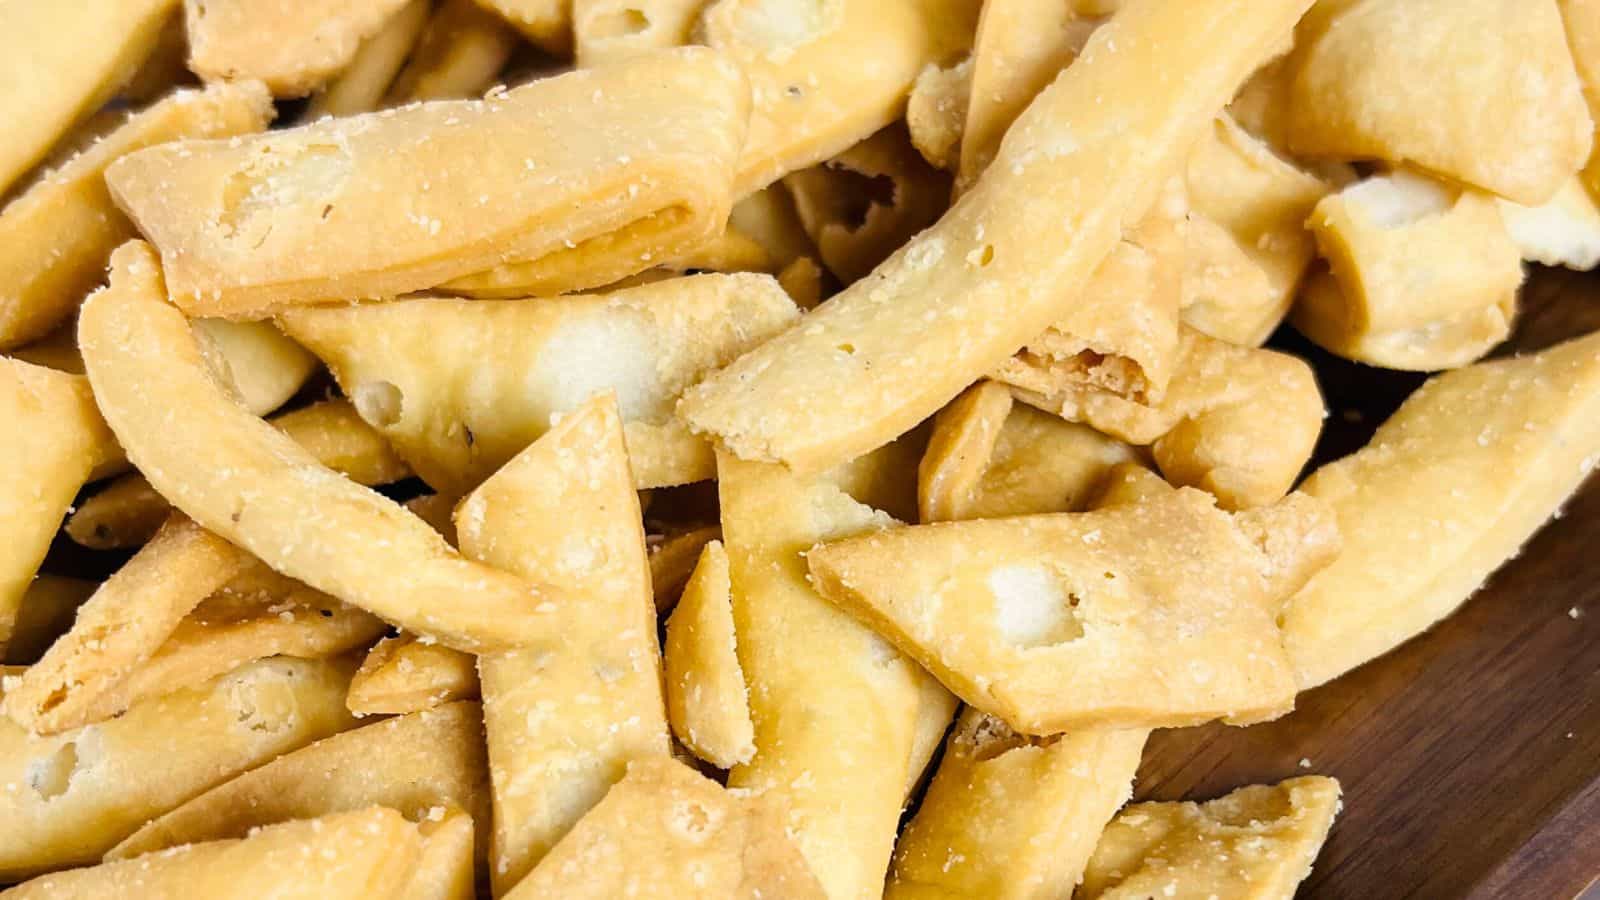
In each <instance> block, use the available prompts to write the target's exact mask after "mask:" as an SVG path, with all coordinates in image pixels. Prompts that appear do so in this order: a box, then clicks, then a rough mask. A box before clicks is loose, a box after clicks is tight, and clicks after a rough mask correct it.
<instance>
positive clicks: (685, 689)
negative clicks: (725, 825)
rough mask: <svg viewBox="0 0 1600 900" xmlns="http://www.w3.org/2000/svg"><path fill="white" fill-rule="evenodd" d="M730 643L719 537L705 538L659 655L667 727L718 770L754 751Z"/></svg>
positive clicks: (746, 695) (728, 585) (745, 695)
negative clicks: (663, 674) (663, 675)
mask: <svg viewBox="0 0 1600 900" xmlns="http://www.w3.org/2000/svg"><path fill="white" fill-rule="evenodd" d="M736 647H737V640H736V637H735V633H734V627H733V585H732V582H731V580H730V577H729V574H728V554H727V552H726V551H724V550H723V549H722V542H721V541H712V542H711V543H709V544H707V545H706V547H705V550H704V551H703V552H702V553H701V554H700V562H699V563H698V564H697V565H696V566H695V567H694V573H693V574H691V575H690V576H689V582H688V584H686V585H685V586H684V588H683V598H682V599H681V600H679V601H678V605H677V607H675V608H674V609H673V611H672V616H671V617H670V618H668V619H667V640H666V644H665V645H664V646H663V648H662V654H663V656H664V657H665V663H666V677H667V713H668V716H669V718H670V719H671V721H672V731H673V733H674V734H675V735H677V737H678V739H679V740H680V741H682V742H683V743H684V745H685V746H687V747H688V748H689V749H690V750H691V751H693V752H694V754H695V755H696V756H698V757H700V758H701V759H703V760H705V761H706V762H709V763H711V764H712V765H714V766H717V767H718V768H722V769H731V768H733V766H734V765H735V764H736V763H742V762H749V761H750V757H751V756H753V755H755V752H756V744H755V725H754V724H752V723H751V721H750V692H749V691H748V690H747V689H746V687H745V683H744V672H743V671H742V670H740V668H739V655H738V652H737V650H736Z"/></svg>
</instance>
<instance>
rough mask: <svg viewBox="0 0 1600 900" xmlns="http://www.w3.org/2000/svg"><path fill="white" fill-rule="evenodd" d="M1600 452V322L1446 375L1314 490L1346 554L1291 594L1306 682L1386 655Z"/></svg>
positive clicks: (1463, 594) (1309, 486) (1494, 563)
mask: <svg viewBox="0 0 1600 900" xmlns="http://www.w3.org/2000/svg"><path fill="white" fill-rule="evenodd" d="M1596 460H1600V334H1590V335H1588V336H1586V337H1581V338H1577V339H1574V340H1571V341H1568V342H1566V343H1564V344H1559V345H1557V346H1555V347H1552V348H1550V349H1548V350H1545V351H1543V352H1541V353H1537V354H1533V355H1531V356H1524V357H1518V358H1514V359H1506V360H1499V361H1495V362H1484V363H1478V364H1476V365H1472V366H1468V367H1466V368H1464V369H1457V370H1454V371H1451V372H1446V373H1444V374H1441V375H1437V376H1435V377H1433V378H1432V379H1430V380H1429V381H1428V382H1426V383H1425V384H1424V385H1423V386H1422V387H1421V388H1418V389H1417V391H1416V392H1415V393H1413V394H1412V395H1411V396H1410V398H1408V399H1407V400H1406V402H1405V403H1404V404H1403V405H1401V407H1400V409H1399V410H1398V411H1397V412H1395V414H1394V415H1393V416H1391V417H1390V418H1389V420H1388V421H1387V422H1385V423H1384V424H1383V426H1382V427H1381V428H1379V429H1378V432H1377V434H1375V435H1373V438H1372V441H1371V442H1370V443H1368V445H1367V446H1366V447H1365V448H1363V449H1362V450H1360V451H1358V452H1356V453H1355V454H1354V455H1352V456H1347V457H1345V458H1344V459H1341V460H1338V461H1337V462H1333V463H1329V464H1328V465H1325V466H1323V467H1322V468H1320V469H1318V470H1317V471H1316V472H1314V473H1312V475H1311V477H1310V478H1308V479H1306V482H1305V484H1304V485H1303V486H1302V490H1303V491H1304V492H1305V493H1307V494H1310V495H1312V496H1315V497H1319V498H1321V499H1322V500H1324V501H1325V502H1327V503H1328V505H1330V506H1331V507H1332V508H1333V510H1334V513H1335V515H1336V516H1337V518H1338V520H1339V523H1340V525H1341V526H1342V530H1343V532H1344V540H1345V549H1344V552H1343V553H1342V554H1341V555H1340V557H1339V559H1338V560H1337V561H1335V562H1334V564H1333V565H1332V566H1330V567H1328V568H1327V569H1325V570H1323V571H1322V572H1321V573H1320V574H1318V575H1317V576H1316V577H1314V578H1312V579H1311V581H1310V583H1309V584H1307V585H1306V586H1305V588H1303V589H1302V590H1301V591H1300V592H1299V593H1297V594H1295V595H1294V596H1293V597H1292V598H1290V599H1289V601H1288V603H1287V604H1286V605H1285V609H1284V613H1283V620H1282V621H1283V638H1284V646H1285V648H1286V649H1287V650H1288V653H1289V660H1290V662H1291V663H1292V664H1293V666H1294V671H1295V677H1296V679H1297V680H1298V681H1299V684H1300V687H1301V688H1302V689H1307V688H1311V687H1315V686H1316V685H1319V684H1322V683H1323V682H1325V681H1328V680H1329V679H1332V678H1334V677H1337V676H1338V675H1340V674H1342V673H1344V672H1346V671H1349V670H1350V669H1353V668H1355V667H1356V666H1359V665H1361V664H1362V663H1364V662H1366V661H1367V660H1369V659H1373V658H1374V657H1377V656H1381V655H1382V654H1384V653H1386V652H1388V651H1389V650H1391V649H1393V648H1394V647H1397V646H1399V645H1400V644H1401V643H1404V642H1405V641H1406V640H1407V639H1409V638H1411V637H1413V636H1415V635H1417V634H1419V633H1421V632H1422V631H1424V630H1426V629H1427V628H1428V627H1429V626H1431V625H1433V623H1435V622H1437V621H1438V620H1439V619H1442V618H1444V617H1445V616H1446V615H1448V614H1449V613H1450V612H1451V611H1453V610H1454V609H1455V608H1456V607H1457V606H1458V605H1460V604H1461V602H1462V601H1464V600H1465V599H1466V598H1467V597H1468V596H1469V595H1471V594H1472V592H1473V591H1475V590H1477V588H1478V586H1479V585H1480V584H1481V583H1482V582H1483V580H1484V579H1485V578H1486V577H1488V575H1489V574H1490V573H1491V572H1493V571H1494V570H1495V569H1496V568H1497V567H1498V566H1499V565H1500V564H1501V563H1502V562H1504V561H1505V560H1506V559H1507V558H1509V557H1511V556H1512V555H1514V554H1515V553H1516V552H1517V550H1518V548H1520V547H1521V546H1522V544H1523V543H1524V542H1525V541H1527V540H1528V538H1529V537H1530V536H1531V535H1532V534H1533V533H1534V532H1535V531H1536V530H1538V528H1539V526H1540V525H1542V524H1543V523H1544V521H1545V520H1546V519H1548V518H1549V517H1550V516H1551V515H1552V514H1553V513H1554V512H1555V511H1556V509H1557V508H1559V506H1560V504H1561V502H1562V501H1563V500H1565V499H1566V498H1567V496H1568V495H1569V494H1571V493H1572V492H1573V491H1574V490H1575V489H1577V487H1578V485H1579V484H1581V483H1582V482H1583V479H1584V477H1585V476H1586V475H1587V474H1588V473H1589V471H1590V470H1591V469H1592V468H1593V467H1594V465H1595V462H1596Z"/></svg>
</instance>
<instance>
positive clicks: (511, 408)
mask: <svg viewBox="0 0 1600 900" xmlns="http://www.w3.org/2000/svg"><path fill="white" fill-rule="evenodd" d="M798 315H799V311H798V310H797V309H796V308H795V306H794V303H793V302H792V301H790V300H789V298H788V297H787V296H786V295H785V294H784V293H783V289H782V288H780V287H779V286H778V284H777V282H776V281H774V280H773V279H772V278H771V277H770V276H766V275H696V276H691V277H688V278H675V279H669V280H666V281H660V282H656V283H654V284H649V285H643V286H640V287H635V288H629V289H626V290H622V291H616V292H612V293H608V294H603V295H598V296H576V297H558V298H551V299H546V300H537V301H532V302H528V301H520V300H518V301H491V300H452V299H445V298H419V299H412V300H396V301H393V302H390V303H382V304H361V305H356V306H348V307H327V308H315V309H298V310H293V311H290V312H287V313H285V314H284V315H283V316H282V317H281V319H280V321H281V323H282V325H283V326H284V328H285V329H286V330H287V331H288V333H289V334H290V335H291V336H293V337H294V338H295V339H296V340H298V341H300V342H301V343H303V344H305V345H306V346H307V347H309V348H311V350H312V352H314V353H316V354H318V355H319V356H321V357H322V358H323V359H324V360H325V361H326V362H327V363H328V367H329V368H330V369H332V370H333V374H334V377H335V378H336V379H338V381H339V384H340V385H341V386H342V387H343V388H344V391H345V393H346V395H347V396H349V397H351V398H352V399H353V400H354V402H355V406H356V410H357V411H358V412H360V413H361V415H362V418H364V419H366V421H367V422H368V423H370V424H371V425H373V426H374V427H375V428H377V429H378V430H379V431H380V432H382V433H383V435H384V436H385V437H387V438H388V439H389V441H390V442H391V443H392V444H393V445H394V447H395V449H396V451H398V452H399V454H400V455H401V457H402V458H404V459H405V460H406V461H407V462H409V463H410V464H411V466H412V467H413V468H414V469H415V470H416V472H417V474H418V475H420V476H421V477H422V479H423V480H424V481H426V482H428V483H429V484H430V485H432V486H434V487H435V488H437V489H439V490H442V491H446V492H460V491H464V490H466V489H469V488H471V487H472V486H474V485H476V484H477V483H478V482H479V481H482V480H483V479H484V478H486V477H487V476H488V475H489V474H490V473H492V472H493V471H495V469H497V468H498V467H499V466H500V465H502V464H504V463H505V462H506V461H507V460H509V459H511V457H512V456H514V455H516V453H517V452H518V451H520V450H522V448H524V447H526V446H527V445H528V444H530V443H531V442H532V441H533V440H534V439H535V438H537V437H539V435H541V434H544V433H545V431H546V430H548V429H549V428H550V421H551V417H552V416H553V415H555V414H557V413H563V412H567V411H569V410H571V409H573V408H574V407H576V406H577V405H578V404H580V403H582V402H584V401H585V400H587V399H588V398H589V396H590V395H591V394H593V393H594V392H596V391H600V390H606V389H611V390H615V391H616V392H617V401H618V404H619V407H620V409H621V411H622V418H623V422H624V423H625V424H624V431H625V433H626V435H627V440H628V455H629V459H630V462H631V465H632V469H633V473H634V479H635V482H636V486H637V487H641V488H644V487H660V486H665V485H671V484H682V483H686V482H691V481H699V480H702V479H705V478H710V477H711V475H712V473H713V471H714V465H715V463H714V461H713V459H712V456H711V449H710V447H709V446H708V445H707V444H706V442H705V441H704V440H703V439H701V438H699V437H696V436H694V435H692V434H690V433H689V431H688V429H687V428H686V427H685V426H684V425H682V424H681V423H680V422H678V421H677V420H676V419H675V418H674V416H673V411H672V404H673V401H674V400H675V399H676V398H677V397H678V395H679V394H681V393H682V392H683V390H684V389H685V388H687V387H688V386H689V385H691V384H693V383H694V382H695V381H697V380H699V379H700V378H701V377H702V376H703V375H704V374H705V373H706V372H709V371H711V370H713V369H715V368H717V367H718V366H721V365H725V364H726V363H727V362H728V361H730V360H731V359H733V358H734V357H735V356H737V355H738V354H739V353H741V352H743V351H745V350H747V349H749V348H750V347H753V346H755V345H756V344H758V343H759V342H760V341H762V340H764V339H766V338H768V337H770V336H772V335H773V334H776V333H777V332H778V331H780V330H781V329H782V328H783V327H784V326H785V325H788V324H789V323H790V322H793V321H795V320H796V319H797V318H798Z"/></svg>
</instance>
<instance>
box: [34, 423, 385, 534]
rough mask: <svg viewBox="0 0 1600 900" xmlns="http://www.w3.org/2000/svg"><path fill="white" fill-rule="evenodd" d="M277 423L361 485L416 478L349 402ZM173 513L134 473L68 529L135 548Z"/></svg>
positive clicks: (90, 503)
mask: <svg viewBox="0 0 1600 900" xmlns="http://www.w3.org/2000/svg"><path fill="white" fill-rule="evenodd" d="M271 421H272V424H273V425H275V426H277V428H278V430H279V431H282V432H283V433H284V434H286V435H288V436H289V437H291V438H293V439H294V441H295V443H298V444H299V445H300V446H302V447H304V448H305V449H306V450H308V451H309V452H310V453H311V455H312V456H313V457H315V458H316V460H317V462H319V463H321V464H322V465H325V466H327V467H328V468H330V469H332V470H334V471H335V472H338V473H339V474H341V475H343V476H345V477H346V478H349V479H350V480H352V481H354V482H356V483H357V484H365V485H378V484H389V483H391V482H395V481H399V480H400V479H402V478H405V477H407V476H408V475H410V474H411V469H410V468H409V467H408V466H406V464H405V462H404V461H402V460H401V459H400V457H398V456H396V455H395V453H394V450H392V449H391V448H390V447H389V442H388V441H386V440H384V438H383V435H381V434H379V433H378V432H377V430H376V429H374V428H373V427H372V426H370V425H368V424H367V423H366V422H365V421H363V420H362V419H361V417H360V416H359V415H357V414H356V411H355V408H354V407H352V406H351V405H350V403H349V402H348V401H345V400H324V401H322V402H320V403H313V404H311V405H310V406H302V407H300V408H299V409H295V410H291V411H290V412H286V413H284V414H282V415H280V416H277V417H275V418H273V419H272V420H271ZM171 511H172V505H171V504H169V503H168V502H167V500H166V498H165V497H163V496H161V495H160V494H159V493H157V492H156V489H155V488H153V487H151V486H150V482H149V481H147V480H145V477H144V476H143V475H139V474H137V473H130V474H127V475H124V476H122V477H121V478H118V479H117V480H116V481H113V482H111V483H110V484H108V485H106V486H105V487H103V488H101V489H100V491H99V492H98V493H96V494H95V495H94V496H92V497H90V498H88V499H87V500H85V501H84V502H83V503H81V504H79V506H78V508H77V510H76V511H75V512H74V513H73V514H72V515H71V516H69V517H68V518H67V525H66V530H67V534H69V535H70V536H71V537H72V539H73V540H74V541H77V542H78V543H79V544H82V545H83V546H85V547H93V548H95V549H100V550H106V549H115V548H120V547H135V546H138V545H140V544H143V543H144V542H145V541H147V540H149V539H150V537H151V536H152V535H154V534H155V530H156V529H157V528H159V527H160V526H161V523H162V522H164V521H166V518H167V516H168V514H169V513H171Z"/></svg>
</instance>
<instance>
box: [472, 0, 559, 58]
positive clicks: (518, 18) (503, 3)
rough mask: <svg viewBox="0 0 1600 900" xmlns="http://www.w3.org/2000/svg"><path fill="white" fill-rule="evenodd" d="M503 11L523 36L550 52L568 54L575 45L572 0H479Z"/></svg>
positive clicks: (508, 20) (480, 3) (484, 4)
mask: <svg viewBox="0 0 1600 900" xmlns="http://www.w3.org/2000/svg"><path fill="white" fill-rule="evenodd" d="M477 2H478V4H479V5H480V6H482V7H483V8H485V9H488V10H492V11H494V12H496V13H499V14H500V15H501V16H502V17H503V18H504V19H505V20H506V21H507V22H510V23H511V24H512V26H513V27H515V28H516V29H517V30H518V31H520V32H522V36H523V37H525V38H527V39H528V40H530V41H532V42H534V43H535V44H537V45H539V47H540V48H541V49H543V50H544V51H546V52H548V53H554V54H557V55H565V54H567V52H568V51H569V50H571V48H572V3H571V0H477Z"/></svg>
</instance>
